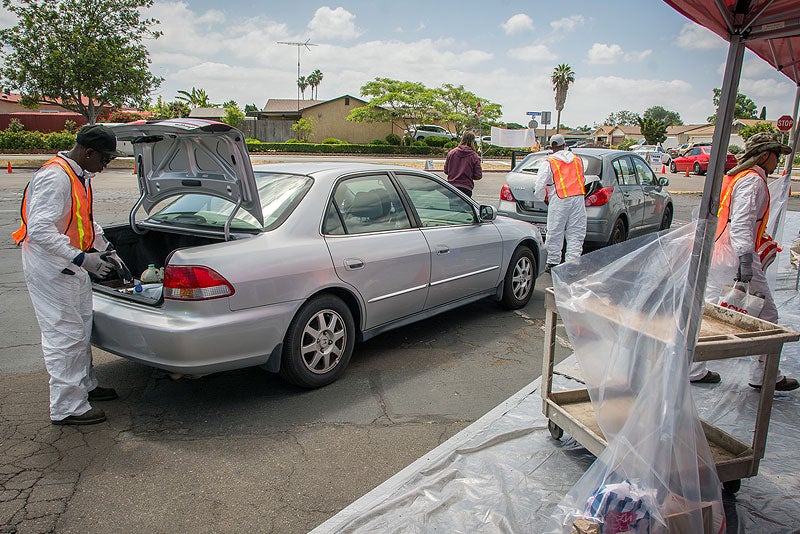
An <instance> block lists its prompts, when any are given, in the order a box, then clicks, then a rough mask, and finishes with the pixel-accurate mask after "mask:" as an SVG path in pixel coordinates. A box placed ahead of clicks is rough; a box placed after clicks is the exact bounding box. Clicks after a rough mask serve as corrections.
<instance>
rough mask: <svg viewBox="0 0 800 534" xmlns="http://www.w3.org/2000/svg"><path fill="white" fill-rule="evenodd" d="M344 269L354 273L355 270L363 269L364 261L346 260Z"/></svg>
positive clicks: (357, 259)
mask: <svg viewBox="0 0 800 534" xmlns="http://www.w3.org/2000/svg"><path fill="white" fill-rule="evenodd" d="M344 268H345V269H347V270H348V271H353V270H355V269H363V268H364V260H362V259H361V258H345V260H344Z"/></svg>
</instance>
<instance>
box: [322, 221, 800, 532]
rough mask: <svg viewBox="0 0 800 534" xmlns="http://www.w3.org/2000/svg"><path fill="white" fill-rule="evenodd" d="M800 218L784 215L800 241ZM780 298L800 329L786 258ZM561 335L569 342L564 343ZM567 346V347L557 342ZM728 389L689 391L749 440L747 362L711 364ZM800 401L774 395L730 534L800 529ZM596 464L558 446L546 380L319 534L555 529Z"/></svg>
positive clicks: (785, 365)
mask: <svg viewBox="0 0 800 534" xmlns="http://www.w3.org/2000/svg"><path fill="white" fill-rule="evenodd" d="M799 229H800V213H797V212H789V213H787V226H786V233H785V235H786V236H787V237H788V236H797V235H798V230H799ZM776 268H777V269H778V271H777V272H778V276H777V287H776V290H775V293H774V297H775V301H776V304H777V306H778V313H779V317H780V320H779V322H780V324H782V325H785V326H788V327H790V328H792V329H794V330H800V293H798V292H796V291H795V289H794V283H795V277H796V275H797V270H796V269H795V268H794V267H792V266H791V265H790V263H789V258H788V256H787V255H782V257H779V258H778V260H776V262H775V264H773V266H772V267H771V268H770V269H776ZM561 333H562V334H563V331H562V332H561ZM560 337H561V338H562V339H563V338H564V337H565V336H563V335H560ZM710 366H711V368H712V369H713V370H714V371H717V372H719V373H720V374H721V375H722V382H721V383H719V384H702V385H692V386H691V387H690V388H689V389H690V392H691V394H692V397H693V398H694V403H695V406H696V408H697V411H698V413H699V415H700V417H701V418H702V419H703V420H704V421H706V422H708V423H710V424H713V425H715V426H716V427H718V428H720V429H722V430H724V431H726V432H728V433H730V434H732V435H733V436H735V437H737V438H740V439H744V440H747V439H749V437H750V436H751V435H752V431H753V425H754V421H755V418H756V413H757V410H758V399H759V394H758V392H757V391H756V390H754V389H752V388H751V387H749V386H748V385H747V382H748V378H749V371H750V358H747V357H745V358H733V359H729V360H719V361H714V362H711V363H710ZM781 371H782V372H783V373H784V374H786V375H787V376H792V377H798V376H800V343H789V344H786V345H784V346H783V353H782V358H781ZM580 374H581V371H580V369H579V367H578V364H577V360H576V359H575V357H574V356H570V357H569V358H567V359H566V360H564V361H563V362H562V363H561V364H559V365H558V366H557V367H556V376H555V377H554V379H553V389H554V390H559V391H563V390H568V389H576V388H581V387H584V385H583V383H582V381H581V376H580ZM798 413H800V394H798V392H797V391H794V392H788V393H781V392H778V393H776V394H775V397H774V403H773V407H772V418H771V422H770V427H769V439H768V443H767V449H766V455H765V457H764V458H763V459H762V460H761V462H760V465H759V473H758V475H757V476H754V477H751V478H745V479H743V480H742V487H741V490H740V491H739V492H738V493H737V494H736V495H735V496H734V495H729V494H723V505H724V508H725V518H726V527H727V529H726V532H727V533H728V534H734V533H736V534H740V533H752V534H787V533H791V532H797V531H798V529H800V486H798V483H797V480H798V475H797V473H798V470H799V469H800V418H798ZM594 460H595V458H594V456H592V455H591V454H589V453H588V452H587V451H586V450H585V449H584V448H583V447H581V446H580V445H579V444H578V443H576V442H575V441H574V440H573V439H572V438H570V437H569V436H568V435H565V436H564V438H563V439H562V440H560V441H557V440H554V439H552V438H551V437H550V433H549V431H548V430H547V419H546V418H545V417H544V416H543V415H542V399H541V394H540V390H539V379H536V380H534V381H533V382H531V383H530V384H528V385H527V386H525V387H524V388H522V389H521V390H520V391H519V392H517V393H516V394H514V395H513V396H511V397H510V398H509V399H507V400H506V401H505V402H504V403H502V404H501V405H499V406H497V407H496V408H495V409H493V410H492V411H490V412H489V413H487V414H486V415H485V416H484V417H482V418H481V419H479V420H478V421H476V422H475V423H473V424H472V425H470V426H469V427H467V428H466V429H464V430H463V431H461V432H459V433H458V434H456V435H455V436H453V437H452V438H450V439H449V440H448V441H446V442H444V443H443V444H442V445H440V446H439V447H437V448H436V449H434V450H432V451H431V452H430V453H428V454H426V455H425V456H423V457H421V458H419V459H418V460H416V461H415V462H414V463H412V464H411V465H409V466H408V467H406V468H405V469H403V470H402V471H400V472H399V473H397V474H396V475H394V476H393V477H391V478H389V479H388V480H386V481H385V482H383V483H382V484H380V485H379V486H378V487H376V488H375V489H373V490H372V491H370V492H369V493H367V494H366V495H364V496H363V497H361V498H360V499H358V500H357V501H355V502H353V503H352V504H350V505H349V506H347V507H345V508H344V509H343V510H341V511H340V512H339V513H338V514H336V515H335V516H333V517H331V518H330V519H329V520H327V521H326V522H324V523H323V524H321V525H319V526H318V527H317V528H316V529H315V530H314V532H317V533H329V532H364V533H366V532H403V533H406V532H408V533H411V532H414V533H418V532H419V533H423V532H424V533H428V532H447V533H451V532H454V533H457V532H520V533H523V532H524V533H540V532H546V531H548V530H551V529H552V528H553V522H552V519H551V515H552V514H553V512H554V511H555V510H557V508H556V506H557V504H558V503H559V502H560V501H561V500H562V499H563V498H564V495H565V494H566V493H567V492H568V491H569V490H570V488H571V487H572V486H573V485H574V484H575V483H576V481H578V480H579V479H580V478H581V477H582V476H583V475H584V474H585V472H586V471H587V469H588V468H589V467H590V466H591V465H592V463H593V462H594Z"/></svg>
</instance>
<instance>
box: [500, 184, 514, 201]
mask: <svg viewBox="0 0 800 534" xmlns="http://www.w3.org/2000/svg"><path fill="white" fill-rule="evenodd" d="M500 200H507V201H508V202H516V201H517V199H516V198H514V195H513V194H512V193H511V188H510V187H508V184H503V187H501V188H500Z"/></svg>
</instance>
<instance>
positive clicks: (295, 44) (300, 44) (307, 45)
mask: <svg viewBox="0 0 800 534" xmlns="http://www.w3.org/2000/svg"><path fill="white" fill-rule="evenodd" d="M310 41H311V39H306V41H305V42H304V43H302V42H300V41H278V44H285V45H292V46H296V47H297V81H300V50H301V49H302V48H303V47H304V46H305V47H306V49H308V50H309V51H310V50H311V48H309V47H310V46H317V45H316V44H314V43H312V42H310ZM297 111H300V85H299V84H298V85H297Z"/></svg>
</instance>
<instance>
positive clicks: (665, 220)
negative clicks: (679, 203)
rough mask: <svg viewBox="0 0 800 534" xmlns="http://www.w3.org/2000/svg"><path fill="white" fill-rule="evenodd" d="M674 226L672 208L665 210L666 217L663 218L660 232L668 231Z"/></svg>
mask: <svg viewBox="0 0 800 534" xmlns="http://www.w3.org/2000/svg"><path fill="white" fill-rule="evenodd" d="M670 226H672V206H669V205H668V206H667V207H666V208H664V215H663V216H662V217H661V227H660V228H659V230H666V229H667V228H669V227H670Z"/></svg>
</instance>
